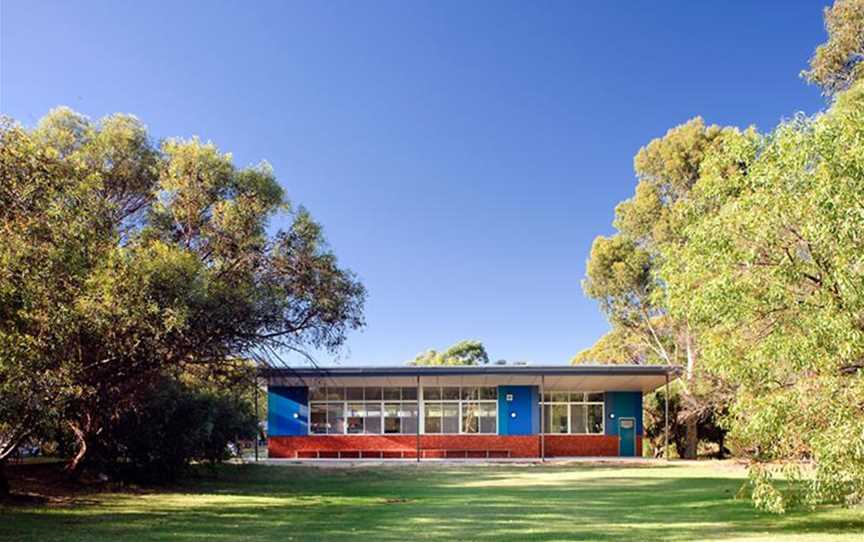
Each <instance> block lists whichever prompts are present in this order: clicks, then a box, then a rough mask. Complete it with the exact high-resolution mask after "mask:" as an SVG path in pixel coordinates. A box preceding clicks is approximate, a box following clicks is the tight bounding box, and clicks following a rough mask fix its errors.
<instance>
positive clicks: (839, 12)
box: [801, 0, 864, 95]
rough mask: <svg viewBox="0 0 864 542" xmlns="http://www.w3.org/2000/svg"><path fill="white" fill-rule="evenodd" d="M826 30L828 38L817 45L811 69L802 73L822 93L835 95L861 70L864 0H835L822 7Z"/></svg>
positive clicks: (850, 82) (863, 37)
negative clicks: (828, 6) (818, 87)
mask: <svg viewBox="0 0 864 542" xmlns="http://www.w3.org/2000/svg"><path fill="white" fill-rule="evenodd" d="M825 30H826V31H827V32H828V41H827V42H825V43H823V44H822V45H820V46H819V47H817V48H816V53H815V54H814V55H813V58H812V59H810V69H809V70H807V71H804V72H802V74H801V75H802V76H803V77H804V78H805V79H807V81H809V82H810V83H813V84H816V85H819V86H820V87H822V91H823V92H824V93H825V94H827V95H834V94H837V93H838V92H841V91H843V90H846V89H848V88H849V87H850V86H851V85H852V84H853V83H854V82H855V81H856V80H858V79H860V77H861V75H862V73H864V72H862V64H861V61H862V60H864V1H862V0H837V1H836V2H835V3H834V5H833V6H831V7H830V8H825Z"/></svg>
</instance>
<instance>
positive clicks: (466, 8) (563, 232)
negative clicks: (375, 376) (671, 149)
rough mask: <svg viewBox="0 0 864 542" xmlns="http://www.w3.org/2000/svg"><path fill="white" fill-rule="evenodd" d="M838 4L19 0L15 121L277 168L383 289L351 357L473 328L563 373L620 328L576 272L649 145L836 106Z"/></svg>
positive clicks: (14, 11) (6, 103) (504, 351)
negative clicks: (107, 125)
mask: <svg viewBox="0 0 864 542" xmlns="http://www.w3.org/2000/svg"><path fill="white" fill-rule="evenodd" d="M826 4H827V2H825V1H817V0H812V1H803V0H799V1H780V0H777V1H760V2H749V1H743V0H742V1H738V2H686V1H675V2H635V1H634V2H612V1H604V2H592V3H588V2H567V1H558V2H528V1H524V2H512V1H494V2H481V1H472V2H455V1H452V2H450V1H447V2H445V1H439V2H419V1H374V2H373V1H367V2H359V1H353V2H335V1H328V2H312V1H309V2H283V1H273V2H254V3H253V2H248V3H247V2H228V1H223V2H219V1H210V2H191V1H184V2H167V1H166V2H132V1H105V2H86V1H81V2H59V1H58V2H43V1H34V0H3V1H2V3H0V111H2V113H4V114H6V115H10V116H12V117H14V118H16V119H18V120H19V121H21V122H23V123H25V124H27V125H32V124H34V123H35V122H36V121H37V120H38V118H39V117H41V116H42V115H43V114H45V113H46V112H47V111H48V110H49V109H50V108H52V107H54V106H57V105H68V106H70V107H72V108H74V109H76V110H78V111H80V112H82V113H84V114H86V115H89V116H91V117H93V118H99V117H101V116H103V115H106V114H108V113H112V112H128V113H134V114H135V115H137V116H138V117H139V118H141V119H142V120H143V121H144V122H145V123H146V124H147V125H148V127H149V128H150V130H151V132H152V134H153V135H154V137H156V138H163V137H169V136H182V137H189V136H192V135H198V136H200V137H202V138H203V139H210V140H212V141H213V142H215V143H216V144H217V145H218V146H219V147H220V148H221V149H222V150H224V151H230V152H232V153H233V155H234V157H235V161H236V163H237V164H238V165H241V166H242V165H248V164H253V163H257V162H258V161H260V160H261V159H266V160H267V161H269V162H270V163H271V164H272V165H273V167H274V168H275V170H276V173H277V175H278V177H279V179H280V182H281V183H282V184H283V186H284V187H285V188H286V190H287V193H288V194H289V196H290V198H291V199H292V201H293V202H295V203H297V204H302V205H305V206H306V207H307V208H309V209H310V211H311V212H312V213H313V215H314V216H315V217H316V218H317V219H318V220H319V221H321V222H322V223H323V225H324V227H325V232H326V234H327V237H328V239H329V241H330V243H331V245H332V247H333V249H334V251H335V252H336V254H337V255H338V256H339V258H340V261H341V262H342V264H344V265H346V266H348V267H350V268H351V269H353V270H354V271H355V272H356V273H357V274H358V275H359V277H360V278H361V280H362V281H363V283H364V284H365V285H366V286H367V288H368V290H369V299H368V304H367V310H366V319H367V326H366V328H365V329H364V330H363V331H361V332H357V333H353V334H351V336H350V337H349V340H348V343H347V348H346V350H345V352H343V353H342V354H341V356H340V357H339V358H338V360H336V361H338V362H339V363H343V364H390V363H401V362H403V361H405V360H407V359H409V358H412V357H413V356H414V355H415V354H417V353H418V352H420V351H422V350H425V349H427V348H431V347H434V348H442V347H445V346H447V345H449V344H451V343H453V342H455V341H457V340H460V339H466V338H475V339H479V340H482V341H483V342H484V343H485V344H486V346H487V349H488V350H489V353H490V356H491V357H492V358H493V359H501V358H504V359H508V360H528V361H533V362H536V363H564V362H566V361H567V360H568V359H569V358H570V357H571V356H572V355H573V354H575V353H576V352H577V351H579V350H581V349H583V348H586V347H588V346H590V345H591V344H592V343H593V341H594V340H595V339H596V338H597V337H599V336H600V335H602V334H603V333H604V331H606V329H607V328H608V325H607V323H606V321H605V319H604V318H603V316H602V315H601V314H600V312H599V310H598V308H597V305H596V304H595V303H594V302H593V301H591V300H588V299H586V298H585V297H584V296H583V294H582V290H581V286H580V280H581V278H582V276H583V274H584V270H585V259H586V257H587V255H588V251H589V247H590V245H591V242H592V240H593V239H594V237H595V236H597V235H602V234H609V233H611V231H612V228H611V221H612V214H613V209H614V206H615V204H616V203H617V202H619V201H620V200H622V199H625V198H627V197H629V196H630V195H631V194H632V192H633V188H634V185H635V181H634V177H633V172H632V160H633V156H634V154H635V153H636V151H637V150H638V149H639V147H640V146H641V145H643V144H645V143H647V142H648V141H650V140H651V139H652V138H654V137H657V136H660V135H662V134H663V133H664V132H665V131H666V130H667V129H668V128H670V127H672V126H675V125H677V124H680V123H682V122H684V121H686V120H687V119H689V118H691V117H693V116H696V115H702V116H703V117H704V118H705V119H706V121H708V122H711V123H719V124H733V125H738V126H747V125H750V124H755V125H756V126H757V127H759V128H760V129H763V130H765V129H770V128H771V127H773V126H774V125H776V123H777V122H778V121H779V120H780V119H781V118H784V117H787V118H788V117H789V116H791V115H792V114H794V113H795V112H797V111H805V112H808V113H812V112H815V111H818V110H819V109H821V108H823V107H824V101H823V100H822V98H821V97H820V96H819V92H818V90H817V89H815V88H813V87H809V86H807V85H806V84H805V83H804V82H803V81H801V80H800V79H799V78H798V73H799V71H800V70H801V69H803V68H804V67H805V66H806V62H807V60H808V58H809V57H810V55H811V54H812V51H813V49H814V48H815V46H816V45H817V44H818V43H821V42H822V41H824V39H825V33H824V30H823V25H822V14H821V11H822V8H823V6H824V5H826ZM276 226H278V223H277V224H276ZM319 360H321V361H323V362H327V361H331V358H329V357H327V356H319Z"/></svg>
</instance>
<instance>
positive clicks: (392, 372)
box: [261, 365, 681, 378]
mask: <svg viewBox="0 0 864 542" xmlns="http://www.w3.org/2000/svg"><path fill="white" fill-rule="evenodd" d="M680 373H681V368H680V367H676V366H673V365H469V366H456V365H438V366H401V367H400V366H395V367H394V366H389V367H388V366H380V367H375V366H366V367H279V368H276V367H274V368H267V369H262V370H261V375H262V376H265V377H278V376H283V377H292V376H293V377H301V378H316V377H328V376H329V377H336V376H368V377H373V376H375V377H382V376H457V375H490V376H491V375H529V376H531V375H534V376H541V375H545V376H565V375H567V376H588V375H595V376H598V375H622V376H623V375H634V376H636V375H669V376H670V377H675V376H678V375H679V374H680Z"/></svg>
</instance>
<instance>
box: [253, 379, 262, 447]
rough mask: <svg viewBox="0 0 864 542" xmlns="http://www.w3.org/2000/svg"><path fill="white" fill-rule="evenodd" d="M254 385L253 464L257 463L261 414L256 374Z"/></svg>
mask: <svg viewBox="0 0 864 542" xmlns="http://www.w3.org/2000/svg"><path fill="white" fill-rule="evenodd" d="M253 382H254V385H255V462H256V463H257V462H258V438H259V436H260V430H261V414H260V413H259V412H258V373H257V370H256V373H255V378H254V380H253Z"/></svg>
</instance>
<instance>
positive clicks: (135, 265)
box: [0, 108, 365, 468]
mask: <svg viewBox="0 0 864 542" xmlns="http://www.w3.org/2000/svg"><path fill="white" fill-rule="evenodd" d="M0 142H2V147H0V168H2V169H0V176H2V177H0V180H2V185H0V231H2V232H3V235H0V377H2V378H0V386H2V387H3V390H2V391H3V393H0V414H3V419H0V446H3V449H4V450H7V451H8V449H10V448H14V447H15V445H16V443H17V442H20V440H21V438H23V437H22V436H21V435H22V434H26V433H27V432H28V431H29V430H33V429H35V428H38V424H39V423H40V422H41V421H42V420H44V419H45V416H46V415H49V414H50V415H56V416H58V417H59V418H60V419H62V421H63V423H65V424H66V425H67V426H68V428H69V429H70V430H71V431H72V433H73V434H74V435H75V437H76V439H77V442H78V452H77V454H76V456H75V458H74V459H73V460H72V462H71V465H70V466H71V467H73V468H74V467H75V466H77V464H78V463H79V461H80V460H81V459H82V458H83V457H84V456H85V454H86V452H87V447H88V443H89V442H90V440H91V439H92V437H93V435H95V434H96V433H98V432H99V431H101V430H102V428H103V427H105V426H106V424H108V423H110V422H111V420H112V419H116V418H117V416H119V415H120V414H121V413H122V412H123V411H125V410H128V409H130V408H134V406H135V403H136V400H137V398H138V397H139V396H140V393H142V392H143V391H146V390H147V389H148V386H151V385H153V383H154V382H157V381H158V377H159V376H160V375H161V374H163V373H165V372H166V371H177V370H182V369H183V368H184V367H189V366H199V367H204V368H211V369H218V368H219V367H220V366H223V365H224V364H226V363H233V360H236V359H237V358H240V357H244V358H249V357H252V358H255V359H259V360H270V361H272V360H274V359H278V357H279V356H280V353H281V352H285V351H289V350H294V351H299V352H306V351H308V350H309V349H312V348H315V349H330V350H335V349H338V348H339V347H340V346H341V345H342V343H343V342H344V340H345V337H346V333H347V331H349V330H350V329H353V328H357V327H359V326H361V325H362V324H363V319H362V308H363V302H364V299H365V291H364V289H363V287H362V285H361V284H360V283H359V282H358V281H357V279H356V278H355V276H354V275H353V274H352V273H351V272H350V271H348V270H345V269H343V268H342V267H340V266H339V265H338V262H337V260H336V257H335V256H334V255H333V253H332V252H331V251H330V249H329V248H328V246H327V244H326V242H325V241H324V238H323V235H322V231H321V227H320V226H319V225H318V224H317V223H316V222H315V221H314V220H313V219H312V217H311V216H310V214H309V213H308V212H307V211H306V210H304V209H303V208H302V207H301V208H292V207H291V206H290V204H289V203H288V201H287V200H286V198H285V195H284V192H283V189H282V188H281V186H280V185H279V183H278V182H277V180H276V178H275V176H274V174H273V171H272V169H271V168H270V167H269V166H268V165H267V164H261V165H259V166H255V167H247V168H242V169H241V168H237V167H235V166H234V164H233V161H232V158H231V155H229V154H224V153H221V152H220V151H219V150H218V149H217V148H216V147H215V146H214V145H213V144H210V143H203V142H201V141H199V140H197V139H191V140H180V139H169V140H166V141H164V142H162V143H161V144H156V143H154V142H153V141H152V140H151V138H150V136H149V134H148V133H147V130H146V129H145V127H144V126H143V125H142V124H141V123H140V122H139V121H138V120H137V119H135V118H134V117H131V116H128V115H113V116H110V117H106V118H105V119H102V120H101V121H99V122H92V121H90V120H89V119H87V118H85V117H83V116H82V115H79V114H77V113H75V112H73V111H71V110H69V109H65V108H61V109H57V110H54V111H52V112H51V113H49V114H48V115H47V116H46V117H45V118H43V119H42V120H41V121H40V122H39V124H38V125H37V126H36V127H35V128H34V129H32V130H27V129H25V128H23V127H21V126H20V125H18V124H16V123H14V122H12V121H11V120H10V119H5V120H4V121H3V124H2V129H0ZM276 216H279V217H281V218H282V219H283V220H284V221H285V222H286V223H287V227H286V228H285V229H284V230H277V231H272V232H271V228H270V222H271V220H272V219H273V217H276ZM28 390H31V391H33V390H35V391H37V393H32V394H29V395H28V394H27V393H25V392H27V391H28ZM6 392H9V393H6ZM10 412H11V413H13V414H12V415H10ZM28 427H29V428H30V429H29V430H28V429H26V428H28ZM22 428H24V429H22ZM22 431H23V433H22ZM4 453H6V452H5V451H4Z"/></svg>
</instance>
